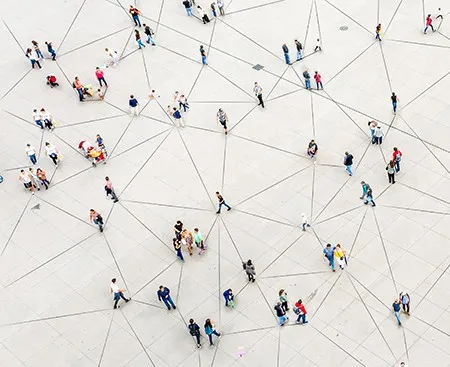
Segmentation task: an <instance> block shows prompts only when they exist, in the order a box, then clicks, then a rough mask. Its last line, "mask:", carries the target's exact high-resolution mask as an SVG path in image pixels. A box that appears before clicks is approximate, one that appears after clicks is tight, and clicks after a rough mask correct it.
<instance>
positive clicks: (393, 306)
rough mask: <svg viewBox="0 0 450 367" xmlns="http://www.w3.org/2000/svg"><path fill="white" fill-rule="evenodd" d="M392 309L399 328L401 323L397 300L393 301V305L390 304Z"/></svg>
mask: <svg viewBox="0 0 450 367" xmlns="http://www.w3.org/2000/svg"><path fill="white" fill-rule="evenodd" d="M392 308H393V309H394V315H395V318H396V319H397V322H398V326H401V325H402V322H401V321H400V302H399V300H398V299H396V300H395V301H394V303H393V304H392Z"/></svg>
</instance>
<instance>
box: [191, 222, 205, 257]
mask: <svg viewBox="0 0 450 367" xmlns="http://www.w3.org/2000/svg"><path fill="white" fill-rule="evenodd" d="M194 242H195V246H197V248H199V249H200V252H199V255H201V254H203V253H204V252H205V247H206V246H205V243H204V242H203V236H202V234H201V232H200V231H199V229H198V228H194Z"/></svg>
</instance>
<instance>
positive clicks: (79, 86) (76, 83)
mask: <svg viewBox="0 0 450 367" xmlns="http://www.w3.org/2000/svg"><path fill="white" fill-rule="evenodd" d="M72 87H73V88H74V89H76V90H77V92H78V97H79V98H80V102H83V101H84V96H83V89H84V87H83V84H81V82H80V79H79V78H78V77H77V76H76V77H75V80H74V81H73V83H72Z"/></svg>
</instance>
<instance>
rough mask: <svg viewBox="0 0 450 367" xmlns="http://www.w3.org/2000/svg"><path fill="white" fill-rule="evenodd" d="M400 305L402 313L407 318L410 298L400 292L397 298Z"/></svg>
mask: <svg viewBox="0 0 450 367" xmlns="http://www.w3.org/2000/svg"><path fill="white" fill-rule="evenodd" d="M398 298H399V300H400V303H401V304H402V308H403V312H404V313H406V314H407V315H408V316H409V303H410V302H411V297H410V296H409V294H408V293H406V292H401V293H400V294H399V296H398Z"/></svg>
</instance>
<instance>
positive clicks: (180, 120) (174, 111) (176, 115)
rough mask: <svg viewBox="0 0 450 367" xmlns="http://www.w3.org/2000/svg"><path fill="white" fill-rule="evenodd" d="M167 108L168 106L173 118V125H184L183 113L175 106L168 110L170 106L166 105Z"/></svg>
mask: <svg viewBox="0 0 450 367" xmlns="http://www.w3.org/2000/svg"><path fill="white" fill-rule="evenodd" d="M167 108H169V114H171V115H172V117H173V118H174V120H175V125H176V126H177V127H185V126H186V124H185V122H184V118H183V115H182V114H181V112H180V110H179V109H178V108H176V107H173V108H172V111H170V106H167Z"/></svg>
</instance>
